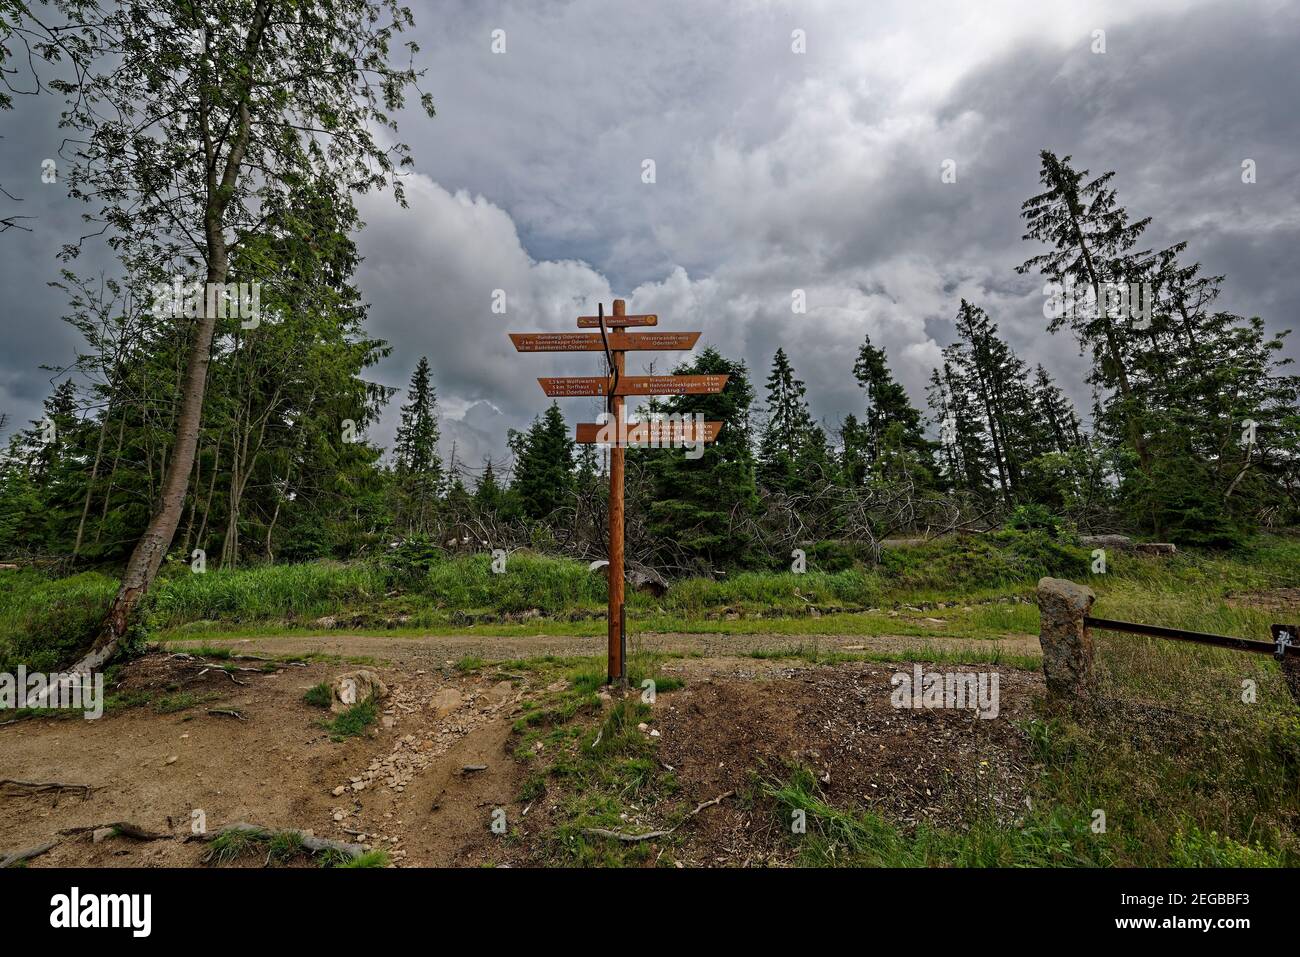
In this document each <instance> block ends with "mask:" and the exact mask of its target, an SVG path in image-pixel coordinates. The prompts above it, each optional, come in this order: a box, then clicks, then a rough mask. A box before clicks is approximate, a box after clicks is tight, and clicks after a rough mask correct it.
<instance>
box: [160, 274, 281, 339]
mask: <svg viewBox="0 0 1300 957" xmlns="http://www.w3.org/2000/svg"><path fill="white" fill-rule="evenodd" d="M152 289H153V314H154V315H155V316H157V317H159V318H166V317H171V318H179V317H181V316H184V317H186V318H187V319H198V318H199V317H200V316H202V317H204V318H207V319H239V320H241V321H240V323H239V325H240V328H243V329H256V328H257V327H258V326H260V325H261V324H262V284H261V283H260V282H208V283H203V282H192V283H186V282H185V281H184V280H183V279H182V278H181V277H180V276H175V277H173V278H172V281H171V282H170V283H165V282H160V283H155V284H154V285H153V287H152Z"/></svg>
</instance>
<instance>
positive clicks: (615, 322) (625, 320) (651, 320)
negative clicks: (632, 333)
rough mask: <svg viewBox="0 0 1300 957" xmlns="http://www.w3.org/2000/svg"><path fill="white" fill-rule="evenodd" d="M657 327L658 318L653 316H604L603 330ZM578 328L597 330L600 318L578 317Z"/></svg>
mask: <svg viewBox="0 0 1300 957" xmlns="http://www.w3.org/2000/svg"><path fill="white" fill-rule="evenodd" d="M657 325H659V317H658V316H654V315H649V316H606V317H605V328H606V329H618V328H621V327H623V326H657ZM578 328H579V329H599V328H600V316H579V317H578Z"/></svg>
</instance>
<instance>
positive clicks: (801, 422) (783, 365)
mask: <svg viewBox="0 0 1300 957" xmlns="http://www.w3.org/2000/svg"><path fill="white" fill-rule="evenodd" d="M806 393H807V388H806V387H805V385H804V383H803V382H802V381H801V380H799V379H797V378H795V374H794V369H793V367H792V366H791V365H790V360H789V359H788V358H787V357H786V354H785V350H784V349H777V350H776V355H775V356H774V357H773V359H772V372H771V374H770V375H769V376H768V377H767V419H766V422H765V423H764V426H763V431H762V434H761V436H760V438H759V443H758V480H759V482H760V484H762V485H763V486H764V487H766V488H768V489H771V490H772V491H776V492H791V491H794V485H795V484H796V482H797V481H798V480H799V473H801V472H805V471H806V470H807V466H808V463H807V462H804V461H803V459H804V456H805V452H806V451H807V450H809V449H812V450H814V451H820V450H817V449H816V446H817V444H818V442H815V441H813V436H812V435H811V433H812V430H813V422H812V417H811V416H810V415H809V414H808V401H807V399H806V397H805V396H806ZM820 444H821V445H822V446H823V447H824V445H825V438H824V436H822V437H820Z"/></svg>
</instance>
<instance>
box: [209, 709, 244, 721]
mask: <svg viewBox="0 0 1300 957" xmlns="http://www.w3.org/2000/svg"><path fill="white" fill-rule="evenodd" d="M208 714H215V715H221V716H222V717H226V718H238V719H239V720H240V721H246V720H247V719H246V718H245V717H244V712H242V711H231V710H228V709H226V708H209V709H208Z"/></svg>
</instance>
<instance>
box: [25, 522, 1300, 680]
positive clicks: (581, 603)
mask: <svg viewBox="0 0 1300 957" xmlns="http://www.w3.org/2000/svg"><path fill="white" fill-rule="evenodd" d="M1090 563H1091V559H1090V558H1089V556H1088V553H1087V552H1086V551H1084V550H1082V549H1071V548H1068V547H1063V546H1059V545H1056V544H1054V543H1050V542H1044V541H1042V540H1039V539H1036V538H1034V537H1033V536H1023V535H1008V536H1000V537H997V538H992V537H990V538H981V539H972V540H967V541H945V542H941V543H936V544H933V545H930V546H927V547H925V548H919V549H909V550H906V551H899V552H887V553H886V557H885V562H884V564H883V565H882V566H881V567H880V568H877V569H847V570H842V571H836V572H821V571H818V570H816V569H812V570H810V571H809V572H808V573H807V574H804V575H794V574H790V573H773V572H747V573H743V574H738V575H735V576H733V577H731V578H728V579H723V580H719V581H713V580H708V579H688V580H684V581H681V582H678V583H675V584H674V585H673V587H672V588H671V589H670V590H669V592H668V594H667V595H665V596H663V597H662V598H655V597H652V596H649V595H643V594H633V595H631V596H630V597H629V619H630V621H631V625H632V627H633V628H634V629H635V630H639V631H658V632H695V633H701V632H708V633H722V634H726V633H757V632H766V633H773V632H775V633H782V634H790V635H792V636H815V635H819V634H840V635H856V634H860V635H879V634H891V635H926V636H933V635H935V634H944V635H960V636H965V637H971V638H996V637H998V636H1001V635H1006V634H1033V633H1035V632H1036V631H1037V609H1036V608H1034V607H1033V604H1032V596H1033V586H1034V583H1035V582H1036V580H1037V579H1038V577H1040V576H1041V575H1043V574H1055V575H1059V576H1062V577H1070V578H1073V579H1074V580H1076V581H1086V582H1087V583H1088V584H1089V585H1091V586H1092V587H1093V588H1094V589H1095V590H1096V591H1097V593H1098V595H1099V601H1098V604H1097V608H1096V611H1097V613H1098V614H1100V615H1105V616H1109V617H1116V618H1131V619H1133V620H1140V621H1148V622H1152V623H1158V624H1166V625H1175V626H1183V627H1193V628H1197V629H1200V630H1203V631H1217V632H1221V633H1223V634H1232V635H1240V636H1243V637H1253V638H1264V637H1266V636H1267V634H1268V625H1269V624H1270V623H1271V621H1272V618H1271V615H1270V613H1269V612H1268V611H1267V610H1263V609H1259V608H1251V607H1232V606H1231V605H1229V604H1228V603H1226V602H1225V601H1224V598H1225V596H1227V595H1228V594H1230V593H1233V592H1241V591H1250V590H1256V589H1264V588H1270V587H1277V586H1281V585H1289V584H1292V583H1294V581H1295V578H1296V574H1295V569H1296V568H1297V567H1300V542H1297V541H1295V540H1291V539H1276V538H1266V539H1260V540H1259V541H1258V542H1257V543H1256V544H1254V545H1253V546H1252V547H1251V548H1249V549H1247V550H1244V551H1242V552H1239V553H1236V554H1232V555H1207V554H1181V555H1179V556H1177V557H1176V558H1174V559H1145V558H1137V557H1133V556H1126V555H1122V554H1112V555H1110V556H1109V562H1108V573H1107V574H1106V575H1093V574H1091V573H1090V572H1089V565H1090ZM115 587H116V581H115V580H114V579H113V578H112V577H111V576H109V575H106V574H103V573H98V572H88V573H83V574H80V575H76V576H73V577H70V578H64V579H57V580H50V579H47V578H45V577H44V576H41V575H39V574H38V573H35V572H31V571H21V572H8V573H0V664H4V663H6V662H9V663H16V662H17V661H26V662H27V663H28V664H29V665H33V666H39V667H46V668H49V667H53V666H54V665H56V664H58V663H61V662H64V661H66V660H67V659H68V658H69V657H71V656H72V655H73V654H75V652H76V650H77V649H78V648H79V647H81V646H82V645H83V644H84V643H85V641H86V636H88V635H89V634H92V633H93V631H94V628H95V625H96V624H97V623H98V621H99V620H100V618H101V615H102V613H103V610H104V608H105V607H106V606H107V603H108V601H109V599H110V598H111V596H112V593H113V591H114V589H115ZM604 600H605V589H604V582H603V579H602V578H601V576H600V575H598V574H592V573H590V572H588V571H587V569H586V566H585V565H584V564H583V563H581V562H571V561H565V560H561V559H554V558H547V557H542V556H535V555H528V554H516V555H513V556H511V558H510V560H509V562H508V565H507V571H506V573H505V574H501V575H497V574H493V573H492V571H491V568H490V561H489V559H488V558H487V556H466V557H460V558H455V559H449V560H446V561H443V562H441V563H438V564H435V565H433V566H432V567H431V568H428V569H423V568H421V569H409V568H408V569H395V568H391V567H386V566H382V565H379V564H366V563H358V564H352V565H343V564H338V563H332V562H315V563H309V564H302V565H278V566H270V567H260V568H251V569H247V570H238V571H233V572H222V571H212V572H208V573H206V574H203V575H197V574H190V573H188V571H187V570H186V568H185V567H184V566H181V567H180V568H179V569H172V570H171V571H170V573H169V574H168V575H167V576H166V577H165V578H164V579H163V580H162V581H161V583H160V585H159V587H158V588H157V589H156V592H155V594H154V596H153V597H152V601H151V610H150V613H149V621H148V625H149V629H150V631H151V632H152V633H154V634H164V635H166V634H173V635H174V634H194V633H201V634H204V635H212V636H216V635H237V634H248V633H258V634H268V633H276V632H294V631H304V630H306V631H317V632H319V631H320V630H321V629H322V626H321V625H319V624H317V622H318V621H319V620H320V619H321V618H324V617H333V618H335V619H336V624H337V625H338V626H339V627H346V628H347V629H348V631H349V632H350V633H358V634H365V633H380V634H438V633H465V632H467V631H472V630H477V631H482V632H484V633H491V634H500V635H506V636H508V635H512V634H538V633H547V634H572V635H596V634H600V633H601V632H602V631H603V629H604V624H603V622H602V621H601V620H600V617H601V615H602V613H603V607H604ZM812 608H816V609H817V610H818V616H817V617H814V616H812V615H811V614H810V609H812ZM836 609H846V610H848V611H844V612H837V611H836ZM926 618H929V619H939V620H940V622H941V623H936V622H934V621H928V622H927V621H924V620H923V619H926Z"/></svg>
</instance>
